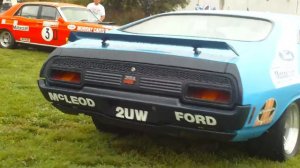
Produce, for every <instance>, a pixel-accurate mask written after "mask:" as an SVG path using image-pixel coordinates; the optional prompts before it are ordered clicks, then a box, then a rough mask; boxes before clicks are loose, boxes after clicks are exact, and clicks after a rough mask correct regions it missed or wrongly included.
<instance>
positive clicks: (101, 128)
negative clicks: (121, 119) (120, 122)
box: [92, 116, 129, 135]
mask: <svg viewBox="0 0 300 168" xmlns="http://www.w3.org/2000/svg"><path fill="white" fill-rule="evenodd" d="M92 120H93V123H94V125H95V127H96V128H97V130H98V131H100V132H108V133H117V134H122V135H124V134H128V133H129V130H127V129H124V128H121V127H116V126H112V125H108V124H104V123H102V122H101V121H100V120H99V119H98V118H97V117H96V116H92Z"/></svg>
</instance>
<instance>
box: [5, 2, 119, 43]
mask: <svg viewBox="0 0 300 168" xmlns="http://www.w3.org/2000/svg"><path fill="white" fill-rule="evenodd" d="M112 28H113V26H111V25H103V24H101V23H100V21H99V20H98V19H97V17H96V16H95V15H94V14H93V13H92V12H91V11H90V10H88V9H86V7H84V6H80V5H74V4H67V3H55V2H28V3H18V4H16V5H14V6H13V7H11V8H10V9H9V10H7V11H6V12H4V13H2V14H0V47H2V48H13V47H14V46H15V45H16V43H26V44H34V45H42V46H50V47H56V46H61V45H63V44H66V43H67V41H68V37H69V34H70V32H71V31H82V32H95V33H104V32H106V31H108V30H110V29H112Z"/></svg>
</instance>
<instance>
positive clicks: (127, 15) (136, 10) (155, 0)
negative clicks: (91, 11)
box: [103, 0, 190, 23]
mask: <svg viewBox="0 0 300 168" xmlns="http://www.w3.org/2000/svg"><path fill="white" fill-rule="evenodd" d="M189 2H190V0H171V1H170V0H104V1H103V5H104V6H105V8H106V11H107V13H108V15H107V16H108V17H107V19H111V20H115V21H116V22H118V23H126V22H131V21H134V20H137V19H140V18H143V17H146V16H150V15H153V14H157V13H162V12H168V11H174V10H176V9H178V8H180V7H181V8H183V7H185V6H186V5H187V4H188V3H189ZM120 16H122V17H123V18H120Z"/></svg>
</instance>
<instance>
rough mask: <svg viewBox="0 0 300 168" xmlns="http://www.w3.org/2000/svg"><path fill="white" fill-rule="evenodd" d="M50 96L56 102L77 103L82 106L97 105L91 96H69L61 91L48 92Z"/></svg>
mask: <svg viewBox="0 0 300 168" xmlns="http://www.w3.org/2000/svg"><path fill="white" fill-rule="evenodd" d="M48 95H49V98H50V100H52V101H56V102H61V101H62V102H66V103H68V104H75V105H81V106H88V107H95V106H96V104H95V101H94V100H92V99H89V98H83V97H77V96H67V95H63V94H59V93H51V92H48Z"/></svg>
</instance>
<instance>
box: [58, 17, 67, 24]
mask: <svg viewBox="0 0 300 168" xmlns="http://www.w3.org/2000/svg"><path fill="white" fill-rule="evenodd" d="M57 20H58V22H59V23H65V20H64V19H63V18H62V17H59V18H58V19H57Z"/></svg>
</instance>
